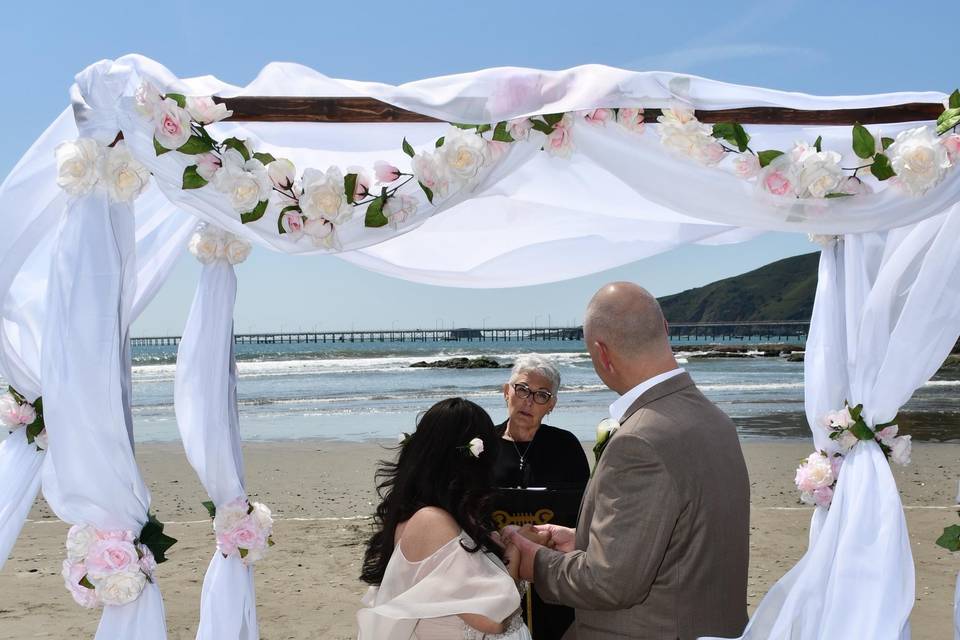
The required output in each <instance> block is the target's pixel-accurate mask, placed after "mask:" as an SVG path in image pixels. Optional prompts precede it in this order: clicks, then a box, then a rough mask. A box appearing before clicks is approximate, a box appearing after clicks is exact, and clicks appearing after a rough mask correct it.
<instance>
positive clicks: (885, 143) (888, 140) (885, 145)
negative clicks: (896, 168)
mask: <svg viewBox="0 0 960 640" xmlns="http://www.w3.org/2000/svg"><path fill="white" fill-rule="evenodd" d="M880 144H882V145H883V150H884V151H886V150H887V148H888V147H889V146H890V145H892V144H893V138H880Z"/></svg>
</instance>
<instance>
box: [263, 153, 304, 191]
mask: <svg viewBox="0 0 960 640" xmlns="http://www.w3.org/2000/svg"><path fill="white" fill-rule="evenodd" d="M267 176H269V178H270V182H272V183H273V186H275V187H276V188H278V189H282V190H286V189H289V188H290V187H291V186H293V181H294V179H296V177H297V168H296V167H294V166H293V163H292V162H290V161H289V160H287V159H286V158H277V159H276V160H274V161H273V162H271V163H270V164H268V165H267Z"/></svg>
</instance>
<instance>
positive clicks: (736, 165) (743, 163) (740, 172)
mask: <svg viewBox="0 0 960 640" xmlns="http://www.w3.org/2000/svg"><path fill="white" fill-rule="evenodd" d="M760 168H761V167H760V160H759V159H758V158H757V156H755V155H753V154H752V153H741V154H740V156H739V157H738V158H737V159H736V160H734V161H733V172H734V173H736V174H737V177H740V178H743V179H744V180H746V179H749V178H752V177H753V176H755V175H757V174H758V173H760Z"/></svg>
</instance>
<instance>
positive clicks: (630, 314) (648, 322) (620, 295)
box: [583, 282, 670, 357]
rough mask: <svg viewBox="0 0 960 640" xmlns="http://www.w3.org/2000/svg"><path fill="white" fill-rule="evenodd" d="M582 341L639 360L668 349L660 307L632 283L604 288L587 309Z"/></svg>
mask: <svg viewBox="0 0 960 640" xmlns="http://www.w3.org/2000/svg"><path fill="white" fill-rule="evenodd" d="M583 332H584V339H586V340H587V341H588V342H596V341H600V342H603V343H604V344H606V345H607V347H609V348H610V349H611V350H612V351H614V352H615V353H618V354H621V355H623V356H627V357H630V356H640V355H644V354H647V353H650V352H662V351H663V349H664V348H666V349H669V348H670V342H669V339H668V337H667V326H666V321H665V320H664V318H663V311H662V310H661V309H660V303H659V302H657V299H656V298H654V297H653V296H652V295H651V294H650V292H649V291H647V290H646V289H644V288H643V287H641V286H638V285H636V284H633V283H632V282H611V283H610V284H608V285H604V286H603V288H601V289H600V290H599V291H597V293H596V294H595V295H594V296H593V298H592V299H591V300H590V304H588V305H587V312H586V316H585V317H584V321H583Z"/></svg>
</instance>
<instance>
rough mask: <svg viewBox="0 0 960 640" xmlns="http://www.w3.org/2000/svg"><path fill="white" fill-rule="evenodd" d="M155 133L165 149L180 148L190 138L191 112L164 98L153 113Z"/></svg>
mask: <svg viewBox="0 0 960 640" xmlns="http://www.w3.org/2000/svg"><path fill="white" fill-rule="evenodd" d="M153 135H154V136H156V138H157V142H159V143H160V146H161V147H163V148H164V149H179V148H180V147H182V146H183V145H184V143H186V141H187V140H189V139H190V114H189V113H187V110H186V109H181V108H180V105H178V104H177V103H176V102H175V101H174V100H172V99H171V98H164V99H163V100H162V101H161V102H160V103H159V104H158V105H157V108H156V111H155V112H154V114H153Z"/></svg>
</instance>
